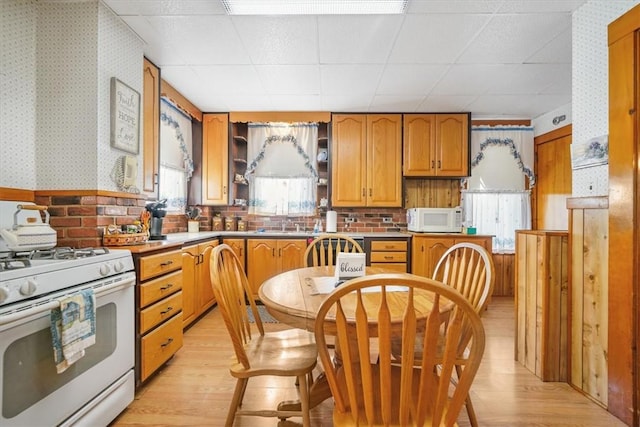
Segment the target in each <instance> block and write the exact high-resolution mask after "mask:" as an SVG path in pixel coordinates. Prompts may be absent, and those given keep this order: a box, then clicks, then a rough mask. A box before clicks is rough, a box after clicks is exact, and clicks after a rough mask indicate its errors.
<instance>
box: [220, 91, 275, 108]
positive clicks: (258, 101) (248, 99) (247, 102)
mask: <svg viewBox="0 0 640 427" xmlns="http://www.w3.org/2000/svg"><path fill="white" fill-rule="evenodd" d="M225 98H226V99H225V101H226V102H227V104H228V105H229V111H273V110H274V108H273V103H272V102H271V98H270V97H269V96H268V95H230V96H228V97H225Z"/></svg>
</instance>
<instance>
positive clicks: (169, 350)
mask: <svg viewBox="0 0 640 427" xmlns="http://www.w3.org/2000/svg"><path fill="white" fill-rule="evenodd" d="M133 257H134V261H135V266H136V276H137V282H138V283H137V286H136V366H135V372H136V386H140V385H141V384H142V383H143V382H144V381H146V380H147V379H148V378H149V377H150V376H151V375H152V374H153V373H154V372H156V371H157V370H158V368H160V367H161V366H162V365H163V364H164V363H165V362H166V361H167V360H169V359H170V358H171V357H172V356H173V355H174V354H175V353H176V351H178V350H179V349H180V348H181V347H182V252H181V251H180V249H171V250H160V251H154V252H153V253H151V252H150V253H148V254H147V253H136V252H133Z"/></svg>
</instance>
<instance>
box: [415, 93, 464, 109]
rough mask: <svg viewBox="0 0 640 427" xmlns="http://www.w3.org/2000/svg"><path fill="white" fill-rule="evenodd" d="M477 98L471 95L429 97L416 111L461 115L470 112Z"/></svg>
mask: <svg viewBox="0 0 640 427" xmlns="http://www.w3.org/2000/svg"><path fill="white" fill-rule="evenodd" d="M476 98H477V97H476V96H471V95H429V96H428V97H427V98H426V99H425V100H424V101H422V103H421V104H420V105H419V106H418V109H417V110H416V111H420V112H433V113H459V112H466V111H470V110H469V107H468V106H469V104H471V103H472V102H473V101H474V100H475V99H476Z"/></svg>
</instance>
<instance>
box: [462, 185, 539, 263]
mask: <svg viewBox="0 0 640 427" xmlns="http://www.w3.org/2000/svg"><path fill="white" fill-rule="evenodd" d="M462 206H463V210H464V222H465V225H467V226H473V227H475V228H476V229H477V232H478V234H486V235H492V236H494V237H493V252H494V253H514V252H515V248H516V241H515V230H528V229H530V228H531V197H530V193H529V191H514V192H507V191H502V192H496V191H493V192H475V191H467V190H463V191H462Z"/></svg>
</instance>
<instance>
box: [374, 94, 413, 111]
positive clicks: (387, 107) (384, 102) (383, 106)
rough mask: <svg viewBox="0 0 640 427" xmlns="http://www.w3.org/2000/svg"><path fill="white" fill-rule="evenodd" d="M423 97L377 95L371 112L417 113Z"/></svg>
mask: <svg viewBox="0 0 640 427" xmlns="http://www.w3.org/2000/svg"><path fill="white" fill-rule="evenodd" d="M423 99H424V97H423V96H399V95H376V96H374V97H373V101H371V106H370V107H369V110H368V111H370V112H389V113H394V112H395V113H402V112H413V111H416V110H417V108H418V107H419V106H420V103H421V102H422V100H423Z"/></svg>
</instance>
